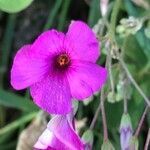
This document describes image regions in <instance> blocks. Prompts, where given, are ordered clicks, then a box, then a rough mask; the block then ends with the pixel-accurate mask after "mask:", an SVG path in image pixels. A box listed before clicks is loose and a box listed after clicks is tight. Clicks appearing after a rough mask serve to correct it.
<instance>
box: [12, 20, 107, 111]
mask: <svg viewBox="0 0 150 150" xmlns="http://www.w3.org/2000/svg"><path fill="white" fill-rule="evenodd" d="M99 55H100V53H99V45H98V41H97V39H96V37H95V35H94V33H93V32H92V30H91V29H90V28H89V27H88V26H87V25H86V24H85V23H83V22H81V21H73V22H72V23H71V25H70V26H69V30H68V32H67V33H66V35H65V34H63V33H61V32H58V31H56V30H49V31H46V32H44V33H42V34H41V35H40V36H39V37H38V38H37V39H36V40H35V41H34V43H33V44H30V45H25V46H23V47H22V48H21V49H20V50H19V51H18V52H17V54H16V56H15V59H14V62H13V66H12V70H11V84H12V86H13V87H14V88H15V89H17V90H21V89H24V88H27V87H30V92H31V95H32V97H33V100H34V102H35V103H36V104H37V105H38V106H39V107H40V108H42V109H43V110H45V111H47V112H48V113H54V114H66V113H68V112H70V111H71V98H76V99H79V100H82V99H85V98H87V97H89V96H90V95H92V94H93V92H95V91H98V90H100V88H101V87H102V85H103V84H104V83H105V81H106V74H107V72H106V69H104V68H102V67H100V66H99V65H97V64H95V63H96V60H97V59H98V57H99Z"/></svg>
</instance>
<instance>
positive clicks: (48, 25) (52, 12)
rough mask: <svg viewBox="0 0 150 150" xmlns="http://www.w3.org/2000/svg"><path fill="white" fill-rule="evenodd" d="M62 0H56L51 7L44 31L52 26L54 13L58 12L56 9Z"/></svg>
mask: <svg viewBox="0 0 150 150" xmlns="http://www.w3.org/2000/svg"><path fill="white" fill-rule="evenodd" d="M62 2H63V1H62V0H56V2H55V5H54V7H53V9H52V10H51V11H50V13H49V16H48V19H47V22H46V24H45V26H44V29H43V30H44V31H45V30H47V29H49V28H51V27H52V23H53V21H54V18H55V17H56V15H57V14H58V10H59V8H60V6H61V4H62Z"/></svg>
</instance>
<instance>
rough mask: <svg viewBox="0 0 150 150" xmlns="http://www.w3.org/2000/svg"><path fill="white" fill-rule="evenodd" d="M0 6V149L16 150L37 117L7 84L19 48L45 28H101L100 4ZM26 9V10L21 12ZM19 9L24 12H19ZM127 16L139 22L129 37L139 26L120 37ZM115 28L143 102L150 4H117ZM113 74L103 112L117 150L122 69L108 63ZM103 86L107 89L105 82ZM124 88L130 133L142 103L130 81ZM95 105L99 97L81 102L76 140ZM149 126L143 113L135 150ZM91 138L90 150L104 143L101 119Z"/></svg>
mask: <svg viewBox="0 0 150 150" xmlns="http://www.w3.org/2000/svg"><path fill="white" fill-rule="evenodd" d="M1 1H2V0H0V9H1V11H0V150H15V149H16V145H17V142H18V138H19V135H20V133H21V132H22V131H23V130H24V129H25V128H26V127H27V126H28V125H29V124H30V122H31V121H32V120H33V118H34V117H35V116H36V114H37V112H38V108H37V107H36V106H35V105H34V104H33V102H32V99H31V97H30V95H29V92H28V90H22V91H15V90H14V89H13V88H12V87H11V85H10V69H11V66H12V61H13V58H14V55H15V54H16V52H17V50H18V49H19V48H20V47H21V46H23V45H24V44H27V43H32V42H33V41H34V39H35V38H36V37H37V36H38V35H39V34H40V33H41V32H43V31H44V30H47V29H49V28H55V29H58V30H60V31H64V32H65V31H67V27H68V25H69V24H70V21H71V20H83V21H85V22H87V23H88V25H89V26H90V27H93V26H94V25H95V24H97V22H98V21H101V22H100V23H101V24H102V25H100V28H101V27H103V26H104V22H105V21H103V20H102V15H101V10H100V1H99V0H34V1H33V2H32V3H31V4H30V2H31V0H30V2H27V4H24V5H23V6H20V5H19V3H17V0H15V1H16V4H15V6H13V4H10V6H11V7H10V6H9V7H8V8H7V6H5V5H3V4H2V3H1ZM15 1H14V3H15ZM115 3H116V1H115V0H110V1H109V4H108V7H107V9H108V11H107V12H108V14H107V17H106V18H105V19H106V22H108V23H110V20H111V19H110V18H111V13H112V9H113V8H114V5H115ZM27 5H29V6H28V7H27V8H26V6H27ZM16 6H17V8H16ZM19 6H20V7H19ZM5 7H6V8H5ZM23 8H25V9H24V10H22V11H20V10H21V9H23ZM7 12H8V13H7ZM12 12H13V13H12ZM129 16H134V18H137V19H139V20H138V21H139V22H138V23H135V20H134V19H133V21H134V23H135V26H134V27H133V28H132V29H131V31H133V32H134V30H136V29H137V28H138V27H139V24H140V22H141V20H142V21H143V20H144V21H143V23H142V25H141V27H139V29H138V30H137V31H135V33H134V34H132V33H131V31H130V30H129V33H127V35H124V33H123V32H122V30H120V28H119V27H117V26H118V25H120V20H121V19H123V18H128V17H129ZM99 19H101V20H99ZM128 23H129V22H127V24H128ZM123 28H125V29H126V28H127V27H124V26H123ZM116 29H118V30H117V32H116V31H114V32H116V34H115V37H116V40H117V45H118V47H123V49H124V60H125V62H126V65H127V67H128V69H129V71H130V72H131V74H132V76H133V77H134V79H135V80H136V82H137V83H138V85H139V86H140V87H141V89H142V90H143V92H144V93H145V94H146V95H147V97H150V92H149V90H150V2H149V1H148V0H145V1H143V2H141V1H140V0H133V1H132V0H122V1H121V4H120V7H119V13H118V17H117V20H116V27H115V30H116ZM121 29H122V28H121ZM126 31H127V30H126ZM107 33H108V29H107V28H104V29H103V32H102V33H101V34H99V38H100V39H101V41H102V42H101V43H102V44H101V51H102V52H101V59H100V61H99V62H98V63H100V64H101V65H104V64H105V58H106V52H105V51H106V48H105V44H106V41H105V40H103V39H105V36H106V35H107ZM112 74H113V78H114V81H115V82H114V85H115V89H114V92H115V96H114V97H112V96H110V97H107V101H106V103H105V109H106V117H107V123H108V132H109V139H110V141H111V142H112V144H113V145H114V147H115V148H116V150H120V149H121V148H120V141H119V125H120V119H121V115H122V113H123V96H122V93H123V91H122V90H123V89H121V87H120V86H121V85H120V82H121V77H120V76H121V75H122V68H121V67H120V64H119V63H118V61H117V60H115V59H113V60H112ZM107 86H108V87H110V83H109V82H108V83H107ZM128 86H129V87H128V95H129V98H128V99H129V100H128V110H129V114H130V116H131V121H132V125H133V129H134V131H135V129H136V128H137V125H138V122H139V120H140V117H141V115H142V113H143V111H144V107H145V106H146V103H145V102H144V99H143V98H142V97H141V96H140V94H139V93H138V91H137V90H136V89H135V88H134V86H133V85H132V83H130V82H129V85H128ZM108 87H107V88H108ZM118 97H119V98H118ZM98 105H99V94H98V95H94V97H93V98H92V101H91V102H89V103H88V104H83V103H81V102H80V104H79V110H78V113H77V115H76V118H77V120H80V121H81V122H84V121H83V120H82V119H83V118H86V123H85V124H84V126H83V128H82V129H81V130H80V134H81V135H82V133H83V132H84V131H85V130H87V129H88V128H89V126H90V123H91V121H92V119H93V116H94V114H95V111H96V109H97V107H98ZM149 127H150V113H149V112H148V113H147V115H146V118H145V120H144V123H143V125H142V128H141V131H140V136H139V143H140V144H139V146H140V148H139V149H140V150H142V149H143V147H144V144H145V140H146V136H147V132H148V128H149ZM93 133H94V144H93V150H99V149H100V147H101V145H102V142H103V128H102V119H101V115H100V114H99V116H98V119H97V122H96V125H95V128H94V130H93ZM32 136H33V135H32ZM26 140H27V139H26ZM29 149H30V148H29ZM18 150H19V149H18ZM20 150H21V148H20Z"/></svg>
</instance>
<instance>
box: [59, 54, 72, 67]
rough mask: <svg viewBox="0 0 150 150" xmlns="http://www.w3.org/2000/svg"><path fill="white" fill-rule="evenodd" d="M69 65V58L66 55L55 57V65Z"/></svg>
mask: <svg viewBox="0 0 150 150" xmlns="http://www.w3.org/2000/svg"><path fill="white" fill-rule="evenodd" d="M69 64H70V58H69V56H68V55H67V54H61V55H59V56H58V57H57V65H58V66H59V67H67V66H68V65H69Z"/></svg>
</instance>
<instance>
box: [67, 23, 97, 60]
mask: <svg viewBox="0 0 150 150" xmlns="http://www.w3.org/2000/svg"><path fill="white" fill-rule="evenodd" d="M66 39H67V41H68V43H67V42H66V44H65V45H66V47H70V49H71V50H70V52H71V53H73V55H74V56H76V58H78V59H79V60H86V61H90V62H96V60H97V58H98V57H99V44H98V40H97V39H96V36H95V34H94V33H93V32H92V29H90V28H89V27H88V26H87V25H86V24H85V23H84V22H81V21H72V23H71V24H70V26H69V30H68V32H67V35H66ZM69 43H70V44H69ZM67 44H68V46H67ZM67 49H68V48H67Z"/></svg>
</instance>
